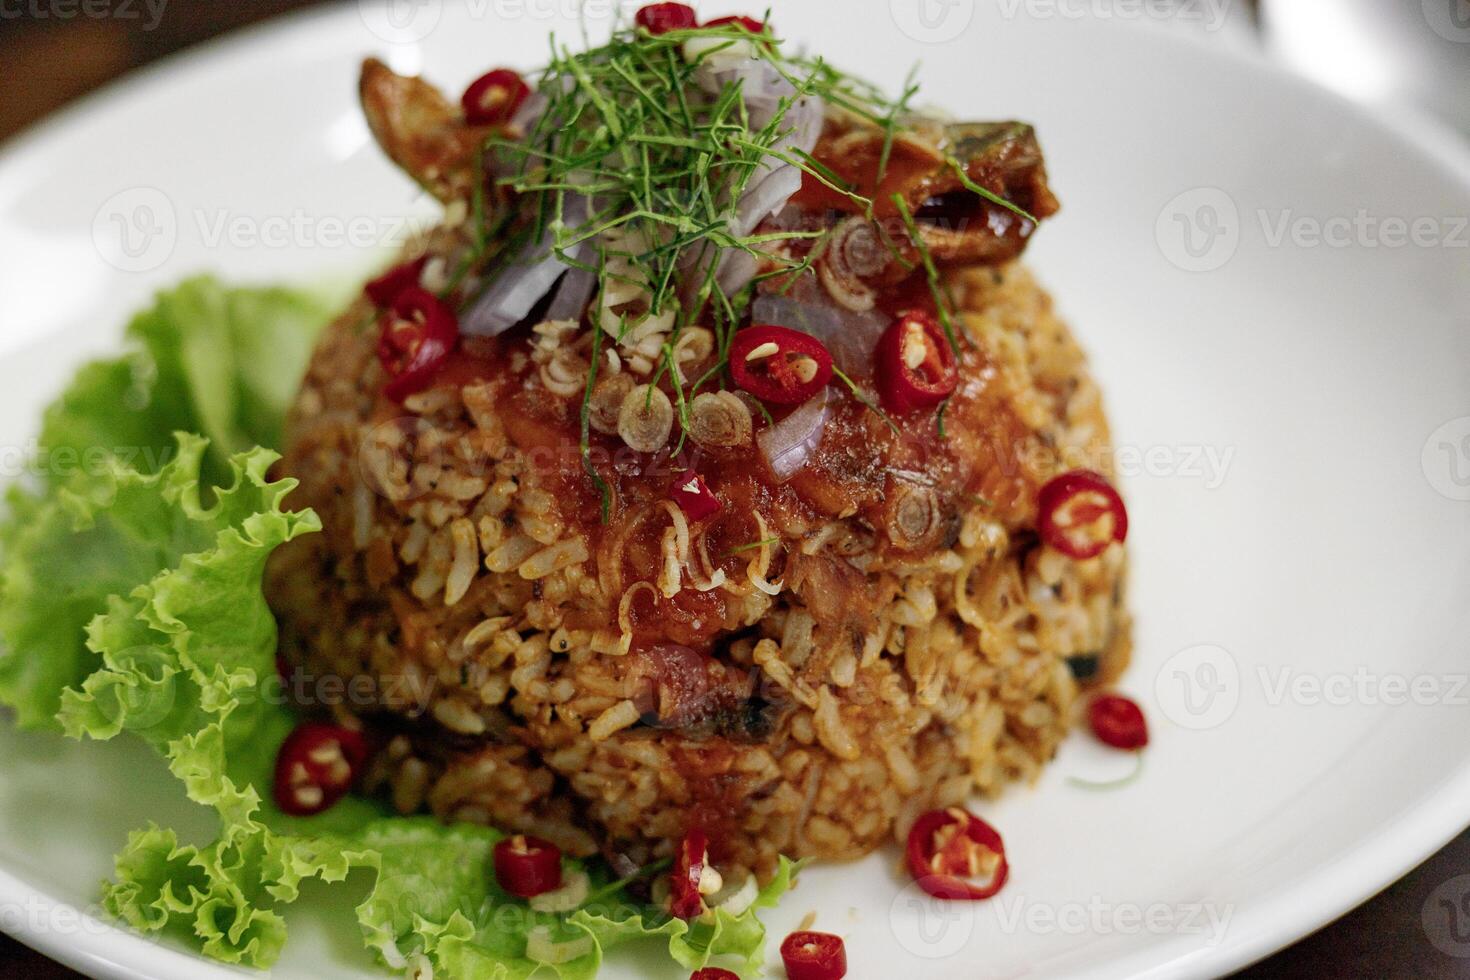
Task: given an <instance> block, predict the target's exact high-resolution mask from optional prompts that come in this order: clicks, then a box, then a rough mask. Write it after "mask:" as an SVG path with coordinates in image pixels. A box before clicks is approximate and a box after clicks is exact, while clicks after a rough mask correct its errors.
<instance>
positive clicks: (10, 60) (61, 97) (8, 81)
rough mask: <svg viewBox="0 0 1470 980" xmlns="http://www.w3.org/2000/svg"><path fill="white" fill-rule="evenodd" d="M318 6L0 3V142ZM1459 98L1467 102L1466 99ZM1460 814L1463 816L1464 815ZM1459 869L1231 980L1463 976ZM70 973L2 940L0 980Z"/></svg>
mask: <svg viewBox="0 0 1470 980" xmlns="http://www.w3.org/2000/svg"><path fill="white" fill-rule="evenodd" d="M323 2H324V0H172V2H169V3H168V4H167V5H166V7H164V8H163V13H162V15H161V16H160V17H159V18H158V19H157V22H156V26H151V27H150V28H149V29H145V26H148V25H150V24H152V16H151V15H150V14H149V10H148V7H147V5H146V4H144V3H142V2H141V0H138V2H137V3H136V4H135V6H136V8H137V10H138V11H139V17H138V18H137V19H133V20H122V19H118V18H112V17H108V18H95V19H94V18H88V17H85V16H73V17H70V18H68V19H57V18H39V17H35V16H31V15H30V14H28V13H27V12H26V11H27V10H28V9H29V5H28V4H26V3H24V2H23V0H14V2H7V3H5V4H3V5H0V141H3V140H4V139H5V138H6V137H8V136H10V135H12V134H14V133H16V132H18V131H19V130H21V129H23V128H24V127H25V126H27V125H28V124H30V123H32V122H34V121H36V120H38V119H41V118H42V117H44V116H46V115H47V114H49V113H51V112H53V111H55V110H56V109H58V108H60V107H62V106H64V105H65V104H66V103H68V102H70V101H71V100H73V99H75V98H77V97H78V96H80V95H83V94H85V93H86V92H89V91H91V90H93V89H95V88H98V87H99V86H101V85H103V84H105V83H107V82H108V81H110V80H111V79H113V78H116V77H117V76H119V75H121V74H123V73H124V72H127V71H129V70H130V69H133V68H136V67H138V66H140V65H144V64H147V63H148V62H150V61H153V60H155V59H157V58H161V57H163V56H164V55H167V54H170V53H172V52H174V51H177V50H179V49H181V48H185V47H188V46H189V45H191V44H197V43H198V42H200V41H204V40H207V39H209V38H212V37H215V36H217V35H219V34H223V33H225V32H227V31H230V30H233V29H235V28H238V27H242V26H244V25H246V24H251V23H254V22H257V21H261V20H265V19H267V18H270V17H275V16H278V15H280V14H283V13H286V12H288V11H291V10H296V9H300V8H304V7H309V6H317V5H319V4H321V3H323ZM339 2H341V0H339ZM809 2H816V0H809ZM827 2H833V0H827ZM1381 2H1383V3H1385V4H1393V3H1418V0H1381ZM155 6H156V4H155ZM1465 97H1466V98H1467V99H1470V92H1466V93H1465ZM1466 816H1467V819H1470V814H1467V815H1466ZM1467 871H1470V833H1467V834H1464V835H1462V836H1461V837H1459V838H1458V839H1457V840H1455V841H1454V842H1453V843H1452V844H1450V845H1449V846H1448V847H1446V848H1445V849H1444V850H1443V851H1441V852H1440V853H1439V854H1437V855H1435V856H1434V857H1433V858H1431V859H1430V860H1429V861H1428V862H1426V863H1425V864H1424V865H1423V866H1421V867H1420V868H1418V869H1417V870H1415V871H1414V872H1413V873H1412V874H1410V875H1409V876H1408V877H1406V878H1405V879H1404V880H1403V881H1400V882H1398V883H1397V884H1395V885H1393V886H1392V887H1390V888H1388V889H1387V890H1386V891H1384V892H1383V893H1382V894H1381V895H1379V896H1378V897H1377V898H1375V899H1373V900H1372V901H1370V902H1368V903H1367V904H1366V905H1364V906H1362V907H1361V908H1359V909H1357V910H1355V911H1353V912H1352V913H1350V914H1348V915H1346V916H1344V917H1343V918H1342V919H1340V920H1338V921H1337V922H1335V923H1333V924H1332V925H1331V926H1328V927H1327V928H1325V929H1323V930H1322V931H1321V932H1319V933H1317V934H1316V935H1314V936H1311V937H1310V938H1308V939H1305V940H1303V941H1302V942H1300V943H1298V944H1297V945H1295V946H1293V947H1291V948H1290V949H1288V950H1286V951H1284V952H1282V953H1279V954H1277V955H1276V956H1274V957H1272V958H1270V959H1269V960H1266V961H1265V962H1263V963H1261V964H1259V965H1257V966H1255V967H1253V968H1251V969H1250V970H1247V971H1245V972H1244V973H1242V974H1239V977H1240V978H1242V980H1267V978H1277V977H1284V978H1318V977H1324V978H1345V980H1356V978H1364V980H1366V978H1378V977H1424V978H1441V977H1445V978H1448V977H1464V978H1470V957H1465V958H1457V957H1453V956H1450V955H1447V954H1445V953H1443V952H1441V951H1440V950H1438V949H1437V948H1436V947H1435V946H1434V945H1433V944H1432V943H1431V942H1430V941H1429V938H1428V936H1427V935H1426V932H1425V926H1424V922H1423V916H1424V912H1425V904H1426V902H1427V901H1428V900H1429V898H1430V894H1431V892H1433V891H1434V889H1435V888H1436V887H1438V886H1439V885H1441V884H1442V883H1444V882H1446V881H1448V880H1449V879H1451V878H1454V877H1456V876H1458V875H1462V874H1465V873H1466V872H1467ZM76 976H77V974H75V973H73V972H72V971H70V970H67V969H65V968H64V967H61V966H58V965H56V964H54V963H52V962H50V961H48V960H46V959H45V958H44V957H42V956H39V955H37V954H35V953H33V952H31V951H30V950H28V949H26V948H25V947H24V946H21V945H20V944H19V943H16V942H15V941H13V940H11V939H9V938H8V937H5V936H0V977H4V978H12V977H15V978H25V980H59V978H73V977H76Z"/></svg>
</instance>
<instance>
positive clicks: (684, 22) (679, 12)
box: [633, 3, 699, 34]
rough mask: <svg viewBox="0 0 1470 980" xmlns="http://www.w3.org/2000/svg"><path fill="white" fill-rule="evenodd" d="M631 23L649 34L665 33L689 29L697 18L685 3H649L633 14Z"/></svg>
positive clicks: (697, 20)
mask: <svg viewBox="0 0 1470 980" xmlns="http://www.w3.org/2000/svg"><path fill="white" fill-rule="evenodd" d="M633 23H635V24H637V25H638V26H639V27H641V28H643V29H644V30H645V31H647V32H648V33H650V34H667V33H668V32H669V31H686V30H689V29H690V28H692V27H694V26H696V25H697V24H698V23H699V18H698V17H697V16H696V15H695V13H694V8H693V7H691V6H689V5H688V4H687V3H650V4H649V5H648V6H646V7H644V8H643V9H641V10H639V11H638V13H637V14H635V15H634V17H633Z"/></svg>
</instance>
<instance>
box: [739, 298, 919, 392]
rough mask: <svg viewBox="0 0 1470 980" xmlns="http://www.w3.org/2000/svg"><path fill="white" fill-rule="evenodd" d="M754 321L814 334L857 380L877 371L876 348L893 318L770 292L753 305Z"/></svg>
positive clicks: (843, 368) (835, 360)
mask: <svg viewBox="0 0 1470 980" xmlns="http://www.w3.org/2000/svg"><path fill="white" fill-rule="evenodd" d="M750 316H751V320H752V321H753V322H755V323H771V324H775V325H776V326H778V327H790V328H791V329H792V330H800V331H801V332H802V333H807V334H811V335H812V336H813V337H815V338H817V339H818V340H820V341H821V342H822V343H823V344H825V345H826V347H827V350H829V351H831V352H832V361H833V363H835V364H836V365H837V366H838V367H839V368H841V369H842V371H843V373H844V374H846V375H847V376H848V377H850V378H852V379H853V380H855V381H864V380H866V379H868V378H869V377H871V376H872V373H873V351H874V350H876V349H877V347H878V338H880V337H882V336H883V331H885V330H887V329H888V324H889V323H891V322H892V319H891V318H890V317H889V316H888V315H887V314H886V313H882V312H880V311H878V310H865V311H863V312H861V313H855V312H853V311H852V310H844V309H841V308H839V307H836V306H822V305H818V304H816V303H804V302H802V301H800V300H797V299H792V298H791V297H790V296H780V295H776V294H773V293H767V294H764V295H761V296H758V297H756V300H755V302H754V303H752V304H751V310H750Z"/></svg>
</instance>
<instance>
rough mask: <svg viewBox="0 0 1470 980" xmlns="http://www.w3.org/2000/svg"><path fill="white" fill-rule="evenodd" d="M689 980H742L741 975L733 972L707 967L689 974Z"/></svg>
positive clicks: (716, 967)
mask: <svg viewBox="0 0 1470 980" xmlns="http://www.w3.org/2000/svg"><path fill="white" fill-rule="evenodd" d="M689 980H740V974H738V973H736V972H735V971H733V970H725V969H721V968H720V967H718V966H707V967H705V968H704V969H702V970H695V971H694V972H693V973H691V974H689Z"/></svg>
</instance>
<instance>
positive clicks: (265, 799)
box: [0, 280, 794, 980]
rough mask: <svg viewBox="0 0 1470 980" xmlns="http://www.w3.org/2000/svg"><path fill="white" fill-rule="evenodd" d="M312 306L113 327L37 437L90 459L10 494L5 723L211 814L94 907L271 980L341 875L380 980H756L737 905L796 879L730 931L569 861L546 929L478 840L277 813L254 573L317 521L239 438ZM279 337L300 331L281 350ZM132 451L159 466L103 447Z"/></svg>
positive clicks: (3, 633) (420, 828)
mask: <svg viewBox="0 0 1470 980" xmlns="http://www.w3.org/2000/svg"><path fill="white" fill-rule="evenodd" d="M310 308H311V307H310V304H309V302H307V301H306V300H301V299H300V298H299V297H294V298H293V296H292V294H286V293H281V292H278V291H248V292H247V291H241V290H226V289H224V288H223V287H221V286H219V285H218V284H216V283H213V282H212V281H209V280H194V281H191V282H189V283H185V284H184V285H183V286H181V287H180V288H179V289H178V290H175V291H174V292H172V293H169V294H166V295H165V296H163V297H161V298H160V300H159V303H158V305H157V306H156V307H155V308H154V309H153V310H151V311H149V312H148V313H145V314H143V315H142V316H140V317H139V318H137V319H136V320H135V321H134V323H133V326H132V327H131V328H130V335H131V336H132V337H133V338H134V339H135V341H136V342H137V343H138V344H139V347H138V348H137V349H136V350H134V351H133V352H132V353H130V354H129V355H128V356H126V357H124V358H123V359H121V360H118V361H113V362H107V363H101V364H95V365H92V366H91V367H88V368H86V369H84V370H83V372H82V373H81V374H80V375H79V377H78V379H77V381H76V382H75V383H74V384H73V385H72V387H71V388H70V389H69V390H68V391H67V393H66V395H65V396H64V397H63V398H62V399H61V400H60V401H59V402H58V403H57V404H56V405H55V406H53V407H52V409H51V410H50V411H48V413H47V415H46V424H45V431H44V434H43V440H42V443H43V446H44V447H49V448H55V447H59V446H69V447H71V448H72V449H73V450H75V451H77V452H79V453H81V452H86V451H88V450H89V449H91V448H93V447H106V449H105V450H104V451H103V452H102V453H101V455H100V456H99V457H98V458H97V459H96V461H95V465H94V466H90V467H88V468H86V469H85V471H84V472H83V473H81V474H71V475H68V476H66V477H65V478H64V479H63V478H58V479H54V480H52V481H51V482H50V484H49V485H47V486H42V487H40V488H38V489H33V490H31V491H25V490H14V491H12V493H11V495H10V501H9V503H10V513H9V516H8V518H7V519H6V520H5V521H4V522H0V550H3V557H0V638H3V641H4V643H3V647H0V704H6V705H9V706H10V707H12V708H13V709H14V710H15V712H16V717H17V719H18V720H19V722H20V723H21V724H25V725H30V726H43V725H52V726H57V727H60V728H61V729H62V730H63V731H64V732H65V733H66V734H67V735H70V736H72V737H75V738H90V739H99V740H100V739H111V738H115V737H117V736H119V735H121V734H123V733H125V732H126V733H130V734H131V735H133V736H135V737H138V738H142V739H144V740H145V741H147V742H148V743H149V744H150V745H152V746H153V747H154V748H156V749H157V751H158V752H159V753H160V754H161V755H162V756H163V757H164V758H165V759H166V760H167V762H168V765H169V769H170V771H171V772H172V773H173V774H174V776H175V777H177V778H178V779H179V780H180V781H181V782H182V784H183V786H184V788H185V791H186V793H187V795H188V797H189V798H190V799H191V800H193V801H194V802H196V803H198V804H199V805H201V806H203V807H207V808H209V809H210V810H211V811H212V812H213V813H214V814H215V815H216V816H217V820H218V828H219V829H218V834H217V836H216V838H215V840H213V841H212V842H210V843H208V844H204V845H200V844H196V843H191V842H187V841H184V840H181V839H180V837H179V836H178V834H177V833H175V832H174V831H173V830H171V829H169V828H163V827H156V826H150V827H147V828H144V829H142V830H139V831H137V832H135V833H133V834H132V835H131V836H130V837H129V839H128V841H127V842H126V845H125V846H124V848H123V850H122V851H121V853H120V854H119V855H118V856H117V859H116V862H115V873H114V877H113V879H112V881H110V882H108V883H107V884H106V885H105V886H104V891H103V903H104V907H105V908H106V909H107V910H108V911H109V912H110V913H111V914H112V915H114V916H116V917H117V918H118V919H120V920H122V921H123V922H126V923H127V924H129V925H130V926H132V927H133V928H135V929H137V930H139V931H141V932H144V933H149V934H161V935H167V936H171V937H173V938H175V939H177V940H179V941H182V942H184V943H187V944H190V945H192V946H194V947H195V948H198V949H199V950H201V951H202V952H203V953H204V954H206V955H208V956H211V957H213V958H215V959H218V960H221V961H224V962H227V963H235V964H241V965H244V966H250V967H259V968H266V967H269V966H270V965H271V963H273V962H274V961H275V960H276V958H277V957H278V956H279V954H280V951H281V948H282V946H283V944H284V943H285V941H286V918H285V912H286V911H287V909H288V908H289V907H290V905H291V904H292V903H293V902H295V901H296V900H297V899H298V897H299V896H300V893H301V887H302V884H303V883H304V882H306V881H307V880H309V879H313V878H315V879H319V880H321V881H324V882H329V883H330V882H342V881H343V880H344V879H346V878H347V877H348V875H349V874H350V873H351V872H353V871H354V870H360V871H363V872H364V873H366V874H368V875H369V876H370V877H371V880H372V882H373V884H372V886H371V890H370V892H369V894H368V897H367V898H366V900H365V901H363V902H362V904H361V905H359V906H358V907H357V910H356V914H357V919H358V922H359V924H360V927H361V929H362V933H363V938H364V942H365V944H366V945H367V946H368V948H369V949H371V950H373V951H374V952H375V953H376V954H377V956H378V957H379V959H380V960H381V961H382V962H383V963H384V964H385V965H386V966H388V967H390V968H393V969H395V970H401V969H402V968H403V967H404V966H405V965H406V964H407V963H409V962H412V961H415V960H416V959H417V958H420V957H421V958H424V959H426V960H427V961H428V962H429V963H430V964H432V966H433V968H434V973H435V975H436V976H439V977H449V978H465V980H516V978H523V977H529V976H531V975H532V974H537V975H550V976H556V977H560V978H562V980H585V978H589V977H592V976H593V975H594V974H595V973H596V972H597V970H598V968H599V966H600V964H601V962H602V958H603V955H604V953H605V952H606V951H607V950H609V949H612V948H613V947H615V946H617V945H619V944H622V943H626V942H630V941H635V940H642V941H656V942H661V943H664V944H665V945H666V946H667V949H668V953H669V955H670V956H671V957H672V958H673V960H674V961H676V962H677V963H679V964H680V965H681V966H684V967H686V968H688V969H691V970H693V969H697V968H699V967H701V966H704V965H705V964H707V963H709V962H711V961H712V960H713V961H716V962H719V963H721V964H722V965H727V966H730V967H731V968H733V969H736V970H738V971H740V972H742V973H744V974H747V975H749V974H753V973H757V972H759V968H760V964H761V962H762V958H763V955H764V953H763V950H764V940H765V932H764V929H763V927H762V926H761V924H760V922H759V920H758V919H757V917H756V912H757V910H759V909H761V908H765V907H768V906H769V905H771V904H774V902H775V901H776V899H777V898H778V897H779V896H780V894H781V893H783V892H784V891H785V890H786V889H788V888H789V887H790V886H791V884H792V875H793V872H794V866H792V865H788V864H784V863H783V865H782V867H781V870H780V873H779V874H778V875H777V877H776V879H775V880H774V881H773V882H772V883H771V884H770V885H769V886H768V887H767V888H766V889H764V890H763V891H762V893H761V896H760V899H759V900H758V901H757V902H756V903H755V905H754V906H753V907H752V908H751V909H748V910H746V911H744V912H743V913H742V914H741V915H738V916H737V915H731V914H729V913H728V912H724V911H719V910H716V911H715V912H713V913H711V914H709V915H707V916H705V917H704V918H703V919H701V920H699V921H696V922H694V923H685V922H683V921H680V920H677V919H671V918H669V917H668V916H667V915H665V914H663V913H661V912H659V911H658V910H656V909H652V908H649V907H648V906H645V905H640V904H638V903H636V902H634V901H632V900H630V899H629V897H628V896H627V894H626V890H625V888H624V885H625V883H620V882H609V881H608V880H607V877H606V873H605V872H604V871H602V870H600V869H598V868H589V869H587V871H588V874H589V876H590V877H591V878H592V880H593V883H594V892H593V898H592V899H590V900H589V902H588V903H586V905H585V907H584V908H583V909H581V910H579V911H577V912H574V913H572V914H570V915H549V914H541V913H535V912H533V911H531V910H530V909H529V908H528V907H527V906H526V905H525V903H523V902H520V901H518V900H515V899H513V898H511V897H510V896H508V895H506V894H504V893H503V892H501V891H500V890H499V889H498V888H497V887H496V885H495V883H494V875H493V868H492V858H491V854H492V849H493V847H494V844H495V842H496V841H497V840H499V839H500V835H499V834H498V833H496V832H495V831H494V830H490V829H487V828H482V827H471V826H456V827H446V826H444V825H442V824H440V823H438V822H437V821H434V820H432V819H429V818H403V817H397V816H391V815H389V814H387V813H386V812H385V811H384V810H383V809H382V808H381V807H380V806H379V805H377V804H375V803H373V802H371V801H367V800H363V799H357V798H349V799H347V800H344V801H342V802H341V803H339V804H338V805H337V806H335V807H334V808H333V809H332V810H330V811H328V812H327V813H326V814H323V815H322V816H320V817H316V818H312V819H299V818H291V817H287V816H285V815H284V814H282V813H281V812H280V811H279V810H277V809H276V808H275V806H274V804H273V802H272V801H271V799H270V782H271V771H272V768H273V766H274V760H275V756H276V752H277V750H278V748H279V746H280V744H281V743H282V741H283V740H284V739H285V738H286V736H287V735H288V734H289V732H290V731H291V729H292V727H293V725H294V724H295V722H296V719H295V717H294V716H293V714H292V712H291V711H290V710H289V709H288V708H287V707H286V706H285V705H284V703H283V701H284V698H283V697H281V693H280V690H279V685H278V684H277V683H276V680H275V668H274V655H275V649H276V641H277V635H276V623H275V620H274V618H273V617H272V616H271V613H270V610H269V608H268V606H267V605H266V602H265V600H264V597H263V595H262V579H263V575H264V571H265V565H266V561H267V559H268V558H269V556H270V554H271V553H272V552H273V551H274V550H275V549H276V548H277V547H279V546H281V545H282V544H285V543H286V542H288V541H291V540H293V539H294V538H297V537H299V536H301V535H303V534H309V533H314V532H316V531H318V530H319V529H320V524H319V522H318V520H317V518H316V516H315V515H314V514H311V513H310V512H305V513H293V512H291V511H289V510H288V509H286V503H285V502H286V498H287V495H288V494H289V492H290V491H291V489H292V488H293V486H294V483H293V482H292V481H289V480H282V481H272V480H271V479H270V476H269V470H270V467H271V465H272V464H273V463H274V461H275V460H276V458H277V456H276V454H275V453H274V452H272V451H271V450H268V449H261V448H254V445H255V443H256V442H257V441H267V442H269V441H270V440H272V439H275V438H277V437H278V436H279V433H280V429H281V418H282V414H283V411H284V407H285V405H286V403H287V400H288V398H289V396H290V393H291V390H292V389H294V386H295V380H296V377H297V376H298V375H299V374H300V369H301V367H302V364H304V359H305V356H306V352H307V344H308V343H309V337H310V336H311V334H312V332H313V330H312V328H311V327H310V325H309V324H308V323H307V321H308V320H309V319H311V314H309V313H308V311H309V309H310ZM196 331H197V333H196ZM287 336H289V337H300V338H306V339H304V340H301V341H300V343H298V344H297V345H296V346H294V347H293V346H291V344H292V342H291V341H289V340H287V339H285V338H286V337H287ZM267 355H269V356H267ZM283 356H284V357H285V358H286V360H285V361H283V360H282V357H283ZM293 358H300V361H295V360H292V359H293ZM267 365H268V366H270V367H271V368H272V369H273V371H271V372H266V371H265V370H264V368H265V367H266V366H267ZM283 378H286V379H289V382H290V383H289V384H287V383H286V382H284V381H282V380H281V379H283ZM118 406H123V408H122V409H121V410H119V408H118ZM166 426H175V427H178V428H179V429H180V430H181V432H182V431H183V430H192V431H195V432H203V433H205V434H206V435H213V436H214V437H215V439H217V440H219V442H217V443H211V442H210V440H209V439H207V438H205V437H204V436H201V435H191V434H177V435H174V434H171V433H169V432H168V431H167V429H166V428H160V427H166ZM129 446H131V447H134V448H135V449H138V448H143V447H151V448H152V451H153V453H154V454H153V455H152V456H145V455H142V454H134V455H135V458H132V459H128V458H126V455H125V454H124V453H123V452H120V451H117V450H119V449H121V448H124V447H129ZM220 446H224V447H228V449H229V450H231V451H228V452H223V451H221V450H220V449H219V447H220ZM567 863H568V868H569V870H578V869H580V868H581V865H580V864H579V863H577V862H572V861H568V862H567ZM532 930H545V931H546V933H547V935H548V936H549V937H550V938H551V939H552V940H554V941H568V942H575V943H577V944H578V945H577V950H576V951H577V952H579V953H580V955H577V956H576V957H575V958H572V959H570V960H569V961H567V962H563V963H556V964H546V963H538V962H536V961H535V960H533V959H531V958H530V957H529V956H528V955H527V943H528V939H529V937H530V936H531V934H532Z"/></svg>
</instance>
